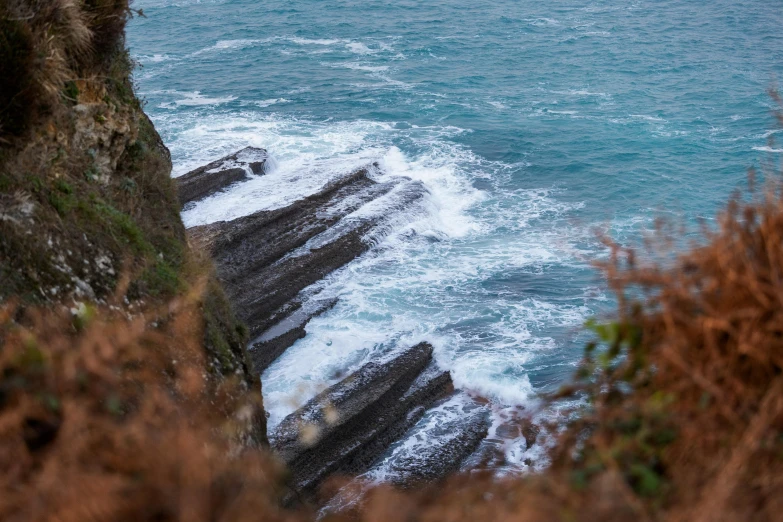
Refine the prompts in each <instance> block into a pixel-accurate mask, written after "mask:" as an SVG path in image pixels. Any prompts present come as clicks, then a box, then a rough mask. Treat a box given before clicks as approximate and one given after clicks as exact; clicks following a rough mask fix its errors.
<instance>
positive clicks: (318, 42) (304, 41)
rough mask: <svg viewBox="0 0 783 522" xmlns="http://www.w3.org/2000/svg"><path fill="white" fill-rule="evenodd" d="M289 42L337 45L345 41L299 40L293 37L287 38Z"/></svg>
mask: <svg viewBox="0 0 783 522" xmlns="http://www.w3.org/2000/svg"><path fill="white" fill-rule="evenodd" d="M287 40H288V41H289V42H292V43H295V44H299V45H325V46H326V45H335V44H338V43H340V42H344V41H345V40H339V39H330V38H315V39H310V38H299V37H293V38H287Z"/></svg>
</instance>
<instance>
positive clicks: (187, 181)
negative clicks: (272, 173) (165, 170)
mask: <svg viewBox="0 0 783 522" xmlns="http://www.w3.org/2000/svg"><path fill="white" fill-rule="evenodd" d="M267 159H268V156H267V153H266V151H265V150H264V149H258V148H256V147H245V148H244V149H242V150H240V151H237V152H235V153H233V154H229V155H228V156H225V157H223V158H220V159H219V160H216V161H213V162H212V163H209V164H208V165H204V166H203V167H199V168H197V169H195V170H192V171H190V172H188V173H187V174H183V175H182V176H180V177H178V178H177V188H178V193H179V202H180V204H181V205H182V206H183V207H184V206H185V205H187V204H188V203H190V202H192V201H199V200H201V199H203V198H205V197H207V196H209V195H211V194H214V193H215V192H218V191H220V190H223V189H225V188H227V187H228V186H230V185H233V184H234V183H238V182H240V181H247V180H248V179H250V177H251V176H254V175H255V176H260V175H262V174H264V172H265V170H266V162H267Z"/></svg>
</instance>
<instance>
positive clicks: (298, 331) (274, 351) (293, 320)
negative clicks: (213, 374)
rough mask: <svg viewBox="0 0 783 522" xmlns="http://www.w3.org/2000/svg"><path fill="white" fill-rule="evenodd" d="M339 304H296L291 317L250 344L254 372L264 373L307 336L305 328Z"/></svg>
mask: <svg viewBox="0 0 783 522" xmlns="http://www.w3.org/2000/svg"><path fill="white" fill-rule="evenodd" d="M335 304H337V299H336V298H332V299H323V300H320V299H317V298H315V299H310V300H308V301H306V302H305V303H304V304H300V303H295V304H294V305H292V308H296V309H295V310H294V311H293V312H291V313H290V314H289V315H287V316H285V317H283V319H281V320H280V321H279V322H277V323H276V324H274V325H273V326H272V327H270V328H269V329H267V330H266V331H265V332H263V333H262V334H261V335H260V336H259V337H258V338H256V339H255V340H253V341H252V342H251V343H250V347H249V348H248V355H249V357H250V361H251V364H252V366H253V371H254V372H256V373H262V372H263V371H264V370H266V368H267V367H268V366H269V365H270V364H272V362H274V360H275V359H277V358H278V357H279V356H280V355H281V354H282V353H283V352H284V351H285V350H286V349H288V348H289V347H290V346H291V345H293V344H294V343H295V342H296V341H298V340H299V339H301V338H303V337H304V336H305V334H306V332H305V327H306V326H307V323H308V322H309V321H310V319H312V318H313V317H316V316H318V315H320V314H322V313H324V312H325V311H327V310H329V309H330V308H332V307H333V306H334V305H335Z"/></svg>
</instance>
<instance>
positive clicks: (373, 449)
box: [270, 343, 459, 495]
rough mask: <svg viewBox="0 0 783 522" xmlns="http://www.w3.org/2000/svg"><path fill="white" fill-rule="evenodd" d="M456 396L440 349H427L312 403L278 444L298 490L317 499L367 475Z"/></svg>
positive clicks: (369, 369) (288, 422)
mask: <svg viewBox="0 0 783 522" xmlns="http://www.w3.org/2000/svg"><path fill="white" fill-rule="evenodd" d="M452 389H453V386H452V383H451V377H450V375H449V373H448V372H444V371H442V370H440V369H439V368H438V367H437V366H436V365H435V364H434V362H433V361H432V346H430V345H429V344H427V343H421V344H418V345H416V346H414V347H412V348H410V349H408V350H406V351H404V352H402V353H400V354H398V355H396V356H395V357H394V358H392V359H389V360H387V361H385V362H370V363H367V364H366V365H364V366H363V367H362V368H361V369H359V370H358V371H357V372H356V373H354V374H352V375H351V376H349V377H347V378H346V379H344V380H342V381H341V382H339V383H337V384H335V385H334V386H332V387H330V388H328V389H327V390H325V391H324V392H322V393H320V394H319V395H317V396H316V397H314V398H313V399H311V400H310V401H309V402H308V403H307V404H305V405H304V406H303V407H301V408H300V409H298V410H297V411H295V412H294V413H292V414H291V415H289V416H288V417H286V418H285V419H284V420H283V421H282V422H281V423H280V425H279V426H278V427H277V429H275V430H274V431H273V432H272V433H271V434H270V444H271V446H272V447H273V448H274V449H275V450H276V451H277V452H278V453H279V455H280V456H281V457H282V458H283V460H285V461H286V463H287V464H288V465H289V467H290V470H291V474H292V484H293V486H294V487H295V488H296V489H297V491H299V492H300V494H304V495H309V494H312V493H313V492H314V491H315V489H316V487H317V486H318V484H319V483H320V482H321V481H322V480H323V479H325V478H326V477H327V476H329V475H331V474H335V473H337V474H341V475H356V474H359V473H363V472H365V471H367V470H368V469H369V468H370V467H371V465H372V464H373V463H374V462H375V461H376V460H377V459H378V457H379V456H380V455H381V454H383V452H384V451H385V450H386V448H387V447H388V446H389V445H390V444H391V443H392V442H394V441H395V440H397V439H398V438H399V437H400V436H402V435H403V434H404V433H405V432H406V431H407V430H408V429H409V428H410V427H411V426H413V425H414V424H415V423H416V422H417V421H418V420H419V419H420V418H421V416H422V415H423V414H424V411H425V409H426V408H427V407H428V406H430V405H431V404H432V403H433V402H435V401H436V400H438V399H440V398H442V397H444V396H445V395H446V394H448V393H449V392H451V391H452ZM451 464H456V465H457V466H458V465H459V459H457V460H456V463H455V462H451Z"/></svg>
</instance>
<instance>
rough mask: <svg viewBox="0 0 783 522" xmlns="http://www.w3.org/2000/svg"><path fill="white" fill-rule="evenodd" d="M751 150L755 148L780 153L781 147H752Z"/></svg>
mask: <svg viewBox="0 0 783 522" xmlns="http://www.w3.org/2000/svg"><path fill="white" fill-rule="evenodd" d="M753 150H757V151H759V152H771V153H773V154H780V153H781V152H783V149H776V148H774V147H769V146H764V147H753Z"/></svg>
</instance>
